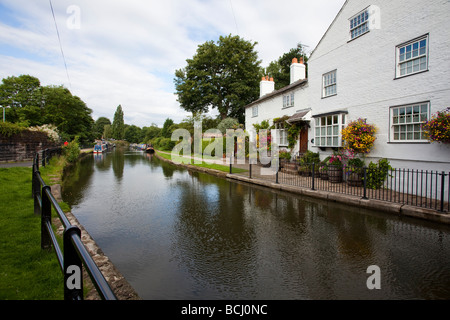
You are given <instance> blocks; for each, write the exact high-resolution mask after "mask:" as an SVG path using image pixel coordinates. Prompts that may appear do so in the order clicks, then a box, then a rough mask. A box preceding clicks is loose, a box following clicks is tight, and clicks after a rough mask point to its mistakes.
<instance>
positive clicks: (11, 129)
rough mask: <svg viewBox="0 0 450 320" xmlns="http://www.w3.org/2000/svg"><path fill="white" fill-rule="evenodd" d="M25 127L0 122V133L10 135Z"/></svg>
mask: <svg viewBox="0 0 450 320" xmlns="http://www.w3.org/2000/svg"><path fill="white" fill-rule="evenodd" d="M26 129H27V128H25V127H22V126H19V125H17V124H15V123H9V122H4V123H3V122H0V134H1V135H3V136H5V137H11V136H13V135H15V134H18V133H20V132H22V131H24V130H26Z"/></svg>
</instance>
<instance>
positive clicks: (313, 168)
mask: <svg viewBox="0 0 450 320" xmlns="http://www.w3.org/2000/svg"><path fill="white" fill-rule="evenodd" d="M314 171H315V163H314V162H313V164H312V186H311V190H314Z"/></svg>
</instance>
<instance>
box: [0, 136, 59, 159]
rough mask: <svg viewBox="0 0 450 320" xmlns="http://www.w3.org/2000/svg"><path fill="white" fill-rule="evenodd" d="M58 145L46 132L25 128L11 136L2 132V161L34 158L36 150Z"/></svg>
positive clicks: (0, 148)
mask: <svg viewBox="0 0 450 320" xmlns="http://www.w3.org/2000/svg"><path fill="white" fill-rule="evenodd" d="M58 146H59V145H58V144H56V143H54V142H53V141H51V140H49V138H48V136H47V134H46V133H45V132H39V131H28V130H24V131H22V132H21V133H18V134H15V135H12V136H11V137H7V136H4V135H2V134H0V162H1V161H27V160H33V157H34V155H35V154H36V152H40V151H42V150H45V149H47V148H55V147H58Z"/></svg>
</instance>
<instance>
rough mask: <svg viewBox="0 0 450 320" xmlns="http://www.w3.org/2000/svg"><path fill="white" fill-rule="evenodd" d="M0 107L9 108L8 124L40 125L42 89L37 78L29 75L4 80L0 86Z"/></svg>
mask: <svg viewBox="0 0 450 320" xmlns="http://www.w3.org/2000/svg"><path fill="white" fill-rule="evenodd" d="M0 105H2V106H10V107H11V110H9V111H8V113H7V115H6V118H7V120H8V121H9V122H26V121H28V122H31V123H29V124H31V125H41V124H43V123H42V107H43V103H42V88H41V83H40V81H39V79H38V78H36V77H32V76H30V75H21V76H18V77H15V76H11V77H7V78H4V79H3V80H2V84H1V85H0Z"/></svg>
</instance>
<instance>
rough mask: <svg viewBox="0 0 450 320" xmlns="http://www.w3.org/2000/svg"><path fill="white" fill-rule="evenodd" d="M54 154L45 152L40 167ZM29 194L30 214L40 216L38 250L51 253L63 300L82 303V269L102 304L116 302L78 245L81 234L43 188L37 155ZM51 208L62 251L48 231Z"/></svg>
mask: <svg viewBox="0 0 450 320" xmlns="http://www.w3.org/2000/svg"><path fill="white" fill-rule="evenodd" d="M57 152H58V151H56V150H55V151H54V152H53V151H50V150H47V151H46V152H44V153H43V157H42V163H43V165H44V166H45V163H46V162H47V161H48V159H49V157H50V155H51V154H56V153H57ZM32 175H33V176H32V194H33V198H34V213H35V214H38V215H41V248H42V249H46V250H51V248H52V246H53V247H54V249H55V253H56V256H57V258H58V263H59V265H60V267H61V270H62V272H63V275H64V299H65V300H83V265H84V267H85V269H86V270H87V272H88V274H89V276H90V278H91V280H92V283H93V284H94V286H95V288H96V289H97V292H98V293H99V295H100V297H101V298H102V299H103V300H116V299H117V298H116V296H115V294H114V292H113V291H112V290H111V288H110V286H109V284H108V282H107V281H106V280H105V278H104V276H103V274H102V273H101V272H100V270H99V268H98V266H97V265H96V264H95V262H94V260H93V259H92V257H91V256H90V254H89V252H88V251H87V249H86V248H85V246H84V244H83V243H82V241H81V230H80V229H79V228H78V227H77V226H74V225H72V224H71V223H70V221H69V220H68V219H67V217H66V215H65V214H64V212H63V210H62V209H61V208H60V206H59V204H58V202H57V201H56V199H55V198H54V196H53V195H52V192H51V188H50V186H48V185H46V183H45V182H44V180H43V179H42V177H41V174H40V171H39V153H36V155H35V157H34V160H33V173H32ZM52 208H53V209H54V210H55V212H56V214H57V216H58V218H59V219H60V220H61V223H62V225H63V226H64V234H63V240H62V247H63V248H62V249H61V248H60V246H59V243H58V240H57V237H56V235H55V233H54V232H53V229H52V215H51V213H52Z"/></svg>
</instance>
